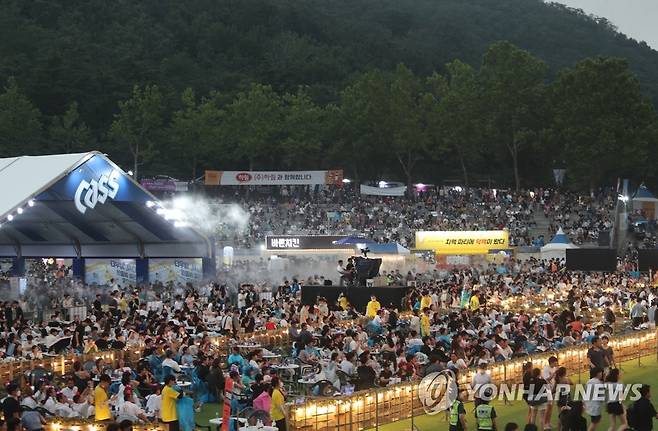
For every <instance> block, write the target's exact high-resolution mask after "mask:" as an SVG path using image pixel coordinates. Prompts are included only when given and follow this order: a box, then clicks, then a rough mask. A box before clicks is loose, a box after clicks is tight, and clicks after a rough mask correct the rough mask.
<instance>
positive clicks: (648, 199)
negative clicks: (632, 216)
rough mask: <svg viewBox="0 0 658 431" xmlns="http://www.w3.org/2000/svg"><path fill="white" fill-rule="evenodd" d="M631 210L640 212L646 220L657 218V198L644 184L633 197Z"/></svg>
mask: <svg viewBox="0 0 658 431" xmlns="http://www.w3.org/2000/svg"><path fill="white" fill-rule="evenodd" d="M633 210H634V211H641V212H642V213H643V214H644V216H645V217H646V218H647V220H656V218H657V216H658V198H656V197H655V196H654V195H653V193H651V192H650V191H649V189H648V188H647V187H646V186H645V185H644V184H640V187H638V189H637V191H636V192H635V195H633Z"/></svg>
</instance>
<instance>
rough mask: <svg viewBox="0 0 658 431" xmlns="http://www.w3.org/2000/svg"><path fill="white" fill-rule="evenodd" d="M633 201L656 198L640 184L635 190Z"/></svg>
mask: <svg viewBox="0 0 658 431" xmlns="http://www.w3.org/2000/svg"><path fill="white" fill-rule="evenodd" d="M633 199H656V197H655V196H654V195H653V193H651V192H650V191H649V189H648V188H647V186H645V185H644V184H640V187H638V188H637V191H636V192H635V195H634V196H633Z"/></svg>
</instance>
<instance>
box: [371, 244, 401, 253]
mask: <svg viewBox="0 0 658 431" xmlns="http://www.w3.org/2000/svg"><path fill="white" fill-rule="evenodd" d="M368 248H369V249H370V252H371V253H375V254H408V253H409V250H408V249H406V248H404V247H402V246H401V245H400V244H398V243H397V242H389V243H386V244H368Z"/></svg>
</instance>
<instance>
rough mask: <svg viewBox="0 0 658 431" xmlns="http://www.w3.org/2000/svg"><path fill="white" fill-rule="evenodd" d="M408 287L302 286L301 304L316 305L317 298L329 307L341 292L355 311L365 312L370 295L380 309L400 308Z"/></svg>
mask: <svg viewBox="0 0 658 431" xmlns="http://www.w3.org/2000/svg"><path fill="white" fill-rule="evenodd" d="M409 289H410V288H409V287H349V288H348V287H339V286H303V287H302V304H308V305H314V304H317V301H318V298H319V297H323V298H325V299H326V300H327V302H328V303H329V305H330V306H331V305H333V304H336V301H337V300H338V296H339V295H340V293H341V292H343V293H345V294H346V295H347V298H348V299H349V301H350V304H352V305H354V308H356V309H357V311H359V312H361V313H363V312H365V308H366V305H367V304H368V301H370V295H375V296H376V297H377V300H378V301H379V303H380V304H381V305H382V307H388V306H389V305H390V304H392V305H393V306H394V307H395V308H398V309H399V308H400V304H401V302H402V298H404V296H405V295H406V294H407V291H408V290H409Z"/></svg>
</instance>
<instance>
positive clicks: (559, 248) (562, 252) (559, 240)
mask: <svg viewBox="0 0 658 431" xmlns="http://www.w3.org/2000/svg"><path fill="white" fill-rule="evenodd" d="M569 248H578V247H577V246H575V245H574V244H573V243H572V242H571V240H569V237H567V235H565V233H564V231H563V230H562V228H560V229H558V231H557V233H556V234H555V236H554V237H553V239H552V240H551V242H549V243H548V244H546V245H545V246H543V247H542V248H541V258H542V259H566V255H567V251H566V250H567V249H569Z"/></svg>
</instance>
